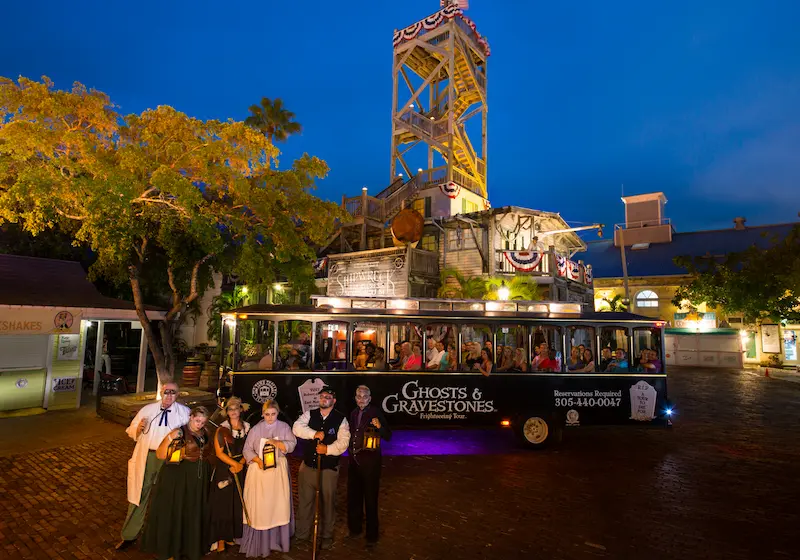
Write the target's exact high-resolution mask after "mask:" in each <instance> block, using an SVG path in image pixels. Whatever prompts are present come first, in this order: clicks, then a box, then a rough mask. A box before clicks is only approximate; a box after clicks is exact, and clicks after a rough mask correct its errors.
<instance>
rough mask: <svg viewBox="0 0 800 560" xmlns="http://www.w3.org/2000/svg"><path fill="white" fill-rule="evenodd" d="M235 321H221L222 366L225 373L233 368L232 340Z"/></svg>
mask: <svg viewBox="0 0 800 560" xmlns="http://www.w3.org/2000/svg"><path fill="white" fill-rule="evenodd" d="M235 324H236V321H235V320H232V319H223V321H222V332H221V338H222V366H223V368H224V369H225V370H226V371H227V370H229V369H234V368H233V340H234V325H235Z"/></svg>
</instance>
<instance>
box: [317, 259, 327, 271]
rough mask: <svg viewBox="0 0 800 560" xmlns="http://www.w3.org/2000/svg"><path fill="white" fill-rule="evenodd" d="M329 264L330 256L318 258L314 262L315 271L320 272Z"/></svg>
mask: <svg viewBox="0 0 800 560" xmlns="http://www.w3.org/2000/svg"><path fill="white" fill-rule="evenodd" d="M327 264H328V257H322V258H321V259H317V260H316V262H315V263H314V272H315V273H319V272H322V271H323V270H325V265H327Z"/></svg>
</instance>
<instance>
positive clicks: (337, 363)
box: [314, 321, 349, 371]
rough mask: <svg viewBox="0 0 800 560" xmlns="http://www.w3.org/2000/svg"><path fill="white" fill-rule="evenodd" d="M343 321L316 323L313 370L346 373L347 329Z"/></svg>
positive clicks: (347, 361) (346, 324)
mask: <svg viewBox="0 0 800 560" xmlns="http://www.w3.org/2000/svg"><path fill="white" fill-rule="evenodd" d="M348 326H349V325H348V323H346V322H344V321H320V322H319V323H317V348H316V353H315V356H314V369H323V370H327V371H334V370H338V371H346V370H347V369H348V367H347V364H348V363H349V360H348V356H347V327H348Z"/></svg>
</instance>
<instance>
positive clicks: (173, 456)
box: [167, 434, 186, 465]
mask: <svg viewBox="0 0 800 560" xmlns="http://www.w3.org/2000/svg"><path fill="white" fill-rule="evenodd" d="M185 448H186V441H185V440H184V439H183V434H181V435H179V436H178V437H176V438H175V439H173V440H172V441H171V442H169V447H168V448H167V464H168V465H177V464H178V463H180V462H181V461H183V454H184V450H185Z"/></svg>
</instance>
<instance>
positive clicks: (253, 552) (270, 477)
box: [239, 400, 297, 558]
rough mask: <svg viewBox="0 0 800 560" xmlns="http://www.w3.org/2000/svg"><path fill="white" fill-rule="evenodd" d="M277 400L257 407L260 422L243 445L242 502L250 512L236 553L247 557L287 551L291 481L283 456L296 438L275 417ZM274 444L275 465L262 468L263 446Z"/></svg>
mask: <svg viewBox="0 0 800 560" xmlns="http://www.w3.org/2000/svg"><path fill="white" fill-rule="evenodd" d="M279 411H280V408H279V407H278V403H277V402H275V401H273V400H270V401H267V402H265V403H264V406H263V407H262V408H261V416H262V418H264V420H263V421H262V422H259V423H258V424H256V426H255V427H254V428H253V429H251V430H250V432H249V433H248V434H247V440H246V441H245V444H244V458H245V460H246V461H247V464H248V468H247V477H246V478H245V485H244V503H245V506H246V507H247V512H248V514H249V515H250V524H249V525H248V524H247V521H246V520H245V525H244V531H243V534H242V538H241V541H240V543H239V544H240V545H241V546H240V548H239V552H241V553H243V554H245V555H247V557H248V558H255V557H262V556H269V554H270V552H272V551H273V550H279V551H281V552H288V551H289V539H290V538H291V536H292V534H293V533H294V508H293V507H292V484H291V475H290V472H289V463H288V461H287V460H286V455H287V454H289V453H291V452H292V451H294V448H295V446H296V445H297V439H296V438H295V436H294V434H293V433H292V428H291V426H289V424H287V423H286V422H282V421H280V420H278V412H279ZM266 443H269V444H271V445H273V446H275V467H274V468H267V469H265V468H264V462H263V449H264V445H265V444H266Z"/></svg>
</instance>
